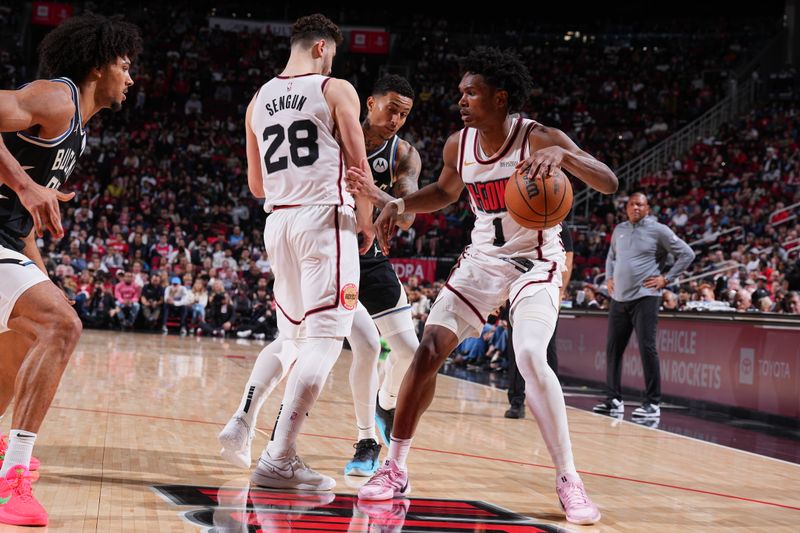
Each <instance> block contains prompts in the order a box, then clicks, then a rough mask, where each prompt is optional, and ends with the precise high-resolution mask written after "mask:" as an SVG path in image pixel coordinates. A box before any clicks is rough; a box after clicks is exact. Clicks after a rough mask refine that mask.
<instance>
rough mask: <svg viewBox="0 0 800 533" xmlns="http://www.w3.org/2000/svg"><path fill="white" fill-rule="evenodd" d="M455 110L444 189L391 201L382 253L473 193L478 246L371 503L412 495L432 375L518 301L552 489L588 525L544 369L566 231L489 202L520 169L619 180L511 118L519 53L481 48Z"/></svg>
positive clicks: (445, 293)
mask: <svg viewBox="0 0 800 533" xmlns="http://www.w3.org/2000/svg"><path fill="white" fill-rule="evenodd" d="M461 67H462V72H463V73H464V75H463V77H462V79H461V83H460V84H459V91H460V92H461V99H460V100H459V102H458V103H459V108H460V111H461V118H462V120H463V122H464V126H465V127H464V129H462V130H461V131H460V132H458V133H455V134H453V135H451V136H450V138H449V139H448V140H447V142H446V143H445V147H444V168H443V169H442V172H441V174H440V176H439V179H438V181H437V182H436V183H432V184H430V185H428V186H426V187H423V188H422V189H420V190H419V191H418V192H416V193H414V194H411V195H409V196H407V197H406V198H405V199H398V200H394V201H393V202H390V203H389V204H387V206H386V207H385V208H384V209H383V211H382V212H381V214H380V216H379V217H378V219H377V221H376V224H375V226H376V232H377V236H378V239H379V242H380V245H381V247H382V248H383V251H384V253H386V252H387V251H388V241H389V235H390V232H391V231H392V230H393V228H394V226H395V225H396V224H397V218H398V217H399V216H400V215H403V214H405V213H408V212H412V213H419V212H430V211H435V210H437V209H441V208H443V207H445V206H447V205H449V204H450V203H452V202H454V201H456V200H457V199H458V197H459V195H460V194H461V191H462V190H463V188H464V187H465V185H466V187H467V189H468V191H469V194H470V200H471V203H472V207H473V210H474V211H475V214H476V217H477V220H476V222H475V228H474V230H473V232H472V244H471V245H470V246H468V247H467V248H466V249H465V250H464V253H463V254H462V256H461V258H460V259H459V261H458V262H457V263H456V266H455V267H454V268H453V271H452V272H451V274H450V278H449V279H448V281H447V283H446V285H445V288H444V289H443V290H442V292H441V293H440V294H439V297H438V298H437V300H436V302H435V303H434V304H433V307H432V308H431V311H430V315H429V317H428V320H427V323H426V325H425V330H424V333H423V336H422V341H421V343H420V346H419V349H418V350H417V352H416V353H415V354H414V359H413V361H412V363H411V366H410V367H409V369H408V372H407V373H406V376H405V378H404V379H403V384H402V386H401V387H400V395H399V398H398V402H397V411H396V413H395V419H394V428H393V430H392V436H391V443H390V446H389V455H388V458H387V459H386V461H385V462H384V464H383V466H382V467H381V468H380V469H379V470H378V471H377V472H376V474H375V475H374V476H373V477H372V478H371V479H370V480H369V481H368V482H367V483H366V484H365V485H364V486H362V487H361V489H360V490H359V493H358V496H359V498H361V499H364V500H386V499H390V498H394V497H397V496H402V495H404V494H407V493H408V492H409V490H410V484H409V479H408V472H407V470H406V458H407V456H408V453H409V449H410V447H411V439H412V437H413V435H414V432H415V430H416V426H417V424H418V422H419V419H420V417H421V416H422V413H423V412H424V411H425V410H426V409H427V408H428V406H429V405H430V404H431V401H432V400H433V395H434V390H435V387H436V373H437V371H438V370H439V368H440V366H441V365H442V363H443V362H444V360H445V359H446V358H447V357H448V355H450V353H452V351H453V349H454V348H455V347H456V346H457V345H458V343H459V342H461V341H462V340H463V339H465V338H467V337H471V336H476V335H477V334H478V333H479V332H480V331H481V327H482V326H483V324H484V322H485V320H486V318H487V317H488V315H489V313H490V312H491V311H492V310H493V309H495V308H497V307H499V306H501V305H502V304H503V303H504V302H505V301H506V300H510V301H511V308H510V313H509V316H510V320H511V321H512V323H513V324H514V333H513V335H514V339H513V340H514V347H515V349H516V353H517V364H518V366H519V370H520V372H521V374H522V375H523V377H524V378H525V383H526V398H527V400H528V405H529V407H530V409H531V411H532V412H533V413H534V415H535V417H536V421H537V424H538V425H539V430H540V431H541V433H542V438H543V440H544V441H545V443H546V445H547V449H548V451H549V452H550V456H551V458H552V460H553V462H554V464H555V467H556V492H557V494H558V497H559V500H560V502H561V505H562V507H563V508H564V510H565V513H566V517H567V520H569V521H570V522H573V523H577V524H590V523H594V522H596V521H597V520H599V519H600V512H599V510H598V508H597V506H595V505H594V503H592V501H591V500H590V499H589V496H588V495H587V494H586V490H585V488H584V485H583V482H582V481H581V479H580V477H579V476H578V473H577V471H576V469H575V465H574V462H573V458H572V444H571V442H570V437H569V429H568V427H567V414H566V407H565V404H564V397H563V394H562V391H561V385H560V384H559V382H558V379H557V378H556V376H555V374H554V373H553V371H552V370H551V369H550V368H549V366H548V365H547V343H548V341H549V340H550V337H551V336H552V333H553V330H554V328H555V325H556V320H557V318H558V302H559V296H558V294H559V286H560V284H561V275H560V274H561V271H562V270H563V269H564V256H565V254H564V250H563V248H562V246H561V244H560V242H559V239H558V236H559V232H560V226H558V225H557V226H555V227H553V228H549V229H546V230H542V231H536V230H530V229H526V228H523V227H521V226H519V225H518V224H517V223H516V222H514V221H513V220H512V219H511V217H510V216H509V215H508V213H507V211H506V209H505V206H504V205H503V204H502V203H501V204H500V205H499V207H498V206H497V205H496V202H492V201H488V195H487V194H485V192H486V191H487V190H488V189H489V188H493V187H494V188H495V190H496V191H499V192H498V195H499V198H503V194H502V190H503V185H504V184H505V183H507V181H508V178H509V176H510V175H511V173H512V172H513V171H514V169H515V168H518V169H519V171H520V172H524V173H527V174H529V175H542V176H544V177H547V176H548V175H550V172H551V169H554V168H556V167H561V168H564V169H566V170H567V171H569V172H570V173H572V174H573V175H575V176H576V177H577V178H579V179H581V180H582V181H584V182H585V183H586V184H587V185H589V186H590V187H592V188H594V189H596V190H598V191H600V192H602V193H606V194H610V193H613V192H614V191H616V189H617V183H618V182H617V178H616V176H615V175H614V173H613V172H612V171H611V170H610V169H609V168H608V167H607V166H606V165H605V164H603V163H601V162H600V161H598V160H597V159H595V158H594V157H592V156H591V155H589V154H587V153H586V152H584V151H582V150H580V149H579V148H578V147H577V146H576V145H575V144H574V143H573V142H572V141H571V140H570V139H569V138H568V137H567V136H566V135H565V134H564V133H563V132H561V131H560V130H557V129H555V128H548V127H544V126H542V125H541V124H538V123H536V122H534V121H532V120H526V119H522V118H515V117H512V116H511V115H510V113H511V112H512V111H514V110H517V109H519V108H520V107H521V106H522V104H523V103H524V100H525V95H527V94H528V93H529V92H530V91H529V89H530V85H531V78H530V75H529V74H528V70H527V68H526V67H525V65H524V64H523V63H522V62H521V61H520V60H519V58H518V57H516V55H514V54H513V53H510V52H501V51H499V50H497V49H494V48H478V49H476V50H474V51H473V52H471V53H470V54H469V55H468V56H467V57H466V58H465V59H464V60H463V62H462V65H461Z"/></svg>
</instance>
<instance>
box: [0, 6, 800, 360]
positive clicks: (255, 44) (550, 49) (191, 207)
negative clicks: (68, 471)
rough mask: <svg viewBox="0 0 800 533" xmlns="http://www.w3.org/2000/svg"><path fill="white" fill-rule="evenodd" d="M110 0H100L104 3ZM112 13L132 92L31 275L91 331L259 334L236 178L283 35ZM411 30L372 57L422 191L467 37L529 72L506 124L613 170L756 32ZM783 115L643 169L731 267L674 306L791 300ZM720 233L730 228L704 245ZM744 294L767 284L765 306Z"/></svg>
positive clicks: (398, 246)
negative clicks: (521, 123)
mask: <svg viewBox="0 0 800 533" xmlns="http://www.w3.org/2000/svg"><path fill="white" fill-rule="evenodd" d="M120 5H122V4H120ZM120 5H116V4H115V5H109V7H108V10H109V12H111V11H118V10H119V7H120ZM0 15H2V17H0V25H2V26H3V28H5V29H6V30H7V29H8V28H9V27H16V26H15V25H17V26H18V25H19V20H18V19H17V18H16V15H15V12H14V11H13V10H6V11H2V12H0ZM129 18H130V19H131V20H132V21H134V22H136V23H137V24H139V25H140V26H141V27H142V30H143V34H144V35H145V36H146V42H145V44H146V49H145V52H144V53H143V54H142V55H141V56H140V57H139V59H138V60H137V61H136V63H135V65H134V69H133V72H134V77H135V82H136V84H135V85H134V86H133V87H132V88H131V91H130V92H129V95H128V101H127V102H126V103H125V105H124V106H123V110H122V111H121V112H119V113H116V114H112V113H101V114H99V115H98V116H97V117H95V118H94V119H93V120H92V121H91V122H90V123H89V125H88V139H87V147H86V151H85V153H84V155H83V157H82V158H81V159H80V162H79V165H78V167H77V169H76V170H75V172H74V173H73V175H72V177H71V178H70V181H69V182H68V183H67V184H66V185H65V187H64V188H65V190H69V191H75V192H76V193H77V197H76V199H75V200H73V201H72V202H70V203H67V204H65V205H64V210H63V223H64V227H65V230H66V237H65V238H64V239H62V240H61V241H58V242H55V241H52V240H50V239H49V238H48V237H47V236H46V237H45V238H44V239H40V240H39V244H40V247H41V249H42V255H43V257H44V259H45V262H46V265H47V268H48V271H49V273H50V275H51V277H52V278H53V279H54V280H56V281H57V282H58V283H59V284H60V285H61V286H62V287H63V288H64V290H65V292H66V293H67V295H68V296H69V297H70V298H71V299H73V300H74V301H75V307H76V310H77V311H78V313H79V315H80V317H81V319H82V320H83V321H84V323H85V324H86V325H87V326H89V327H106V328H108V327H116V328H122V329H137V330H150V331H156V332H177V333H183V334H199V335H212V336H239V337H253V338H272V337H273V336H274V335H275V333H276V326H275V313H276V309H275V302H274V300H273V298H272V291H271V281H272V274H271V270H270V265H269V261H268V259H267V258H266V257H264V256H263V255H262V254H263V245H262V235H261V230H262V228H263V224H264V217H265V214H264V213H263V210H262V209H261V206H260V205H259V203H258V202H257V201H255V199H253V198H252V197H251V195H250V193H249V190H248V188H247V183H246V168H245V161H246V156H245V148H244V136H243V131H244V126H243V117H244V111H245V107H246V105H247V103H248V102H249V100H250V98H251V96H252V94H253V93H254V92H255V90H256V88H257V87H258V86H259V85H260V84H261V83H263V82H264V81H265V80H266V79H268V78H270V77H271V76H272V75H274V74H275V73H276V69H278V68H280V66H281V65H282V64H283V62H284V61H285V58H286V56H287V55H288V43H287V40H286V38H285V37H283V36H273V35H270V34H268V33H267V34H261V33H249V32H227V31H222V30H220V29H215V28H209V27H208V22H207V19H206V13H204V12H202V10H182V9H181V8H176V7H172V6H171V5H170V4H163V5H160V6H152V5H151V6H148V7H147V8H146V9H144V10H141V11H135V12H134V11H131V13H130V15H129ZM164 20H170V21H173V22H171V23H170V24H164V23H163V21H164ZM0 29H2V28H0ZM388 29H389V30H390V31H391V30H392V28H391V27H390V28H388ZM413 29H414V31H405V32H401V31H399V32H398V33H397V34H396V40H395V44H394V47H393V51H392V54H391V56H390V57H389V58H388V60H387V61H388V62H389V63H391V64H392V65H393V69H394V70H396V71H400V72H404V73H407V74H408V76H409V78H410V80H411V81H412V85H413V86H414V87H415V89H416V91H417V97H416V99H415V107H414V110H413V111H412V114H411V116H410V118H409V120H408V122H407V125H406V127H405V129H404V130H403V132H401V135H402V136H403V137H404V138H405V139H406V140H408V141H409V142H410V143H412V144H413V145H414V146H415V147H416V148H417V149H418V151H419V152H420V155H421V157H422V161H423V171H422V175H421V182H422V183H423V184H424V183H427V182H430V181H432V180H434V179H435V178H436V176H437V175H438V171H439V168H440V167H441V151H442V146H443V143H444V140H445V139H446V138H447V136H448V134H450V133H452V132H454V131H456V130H458V129H460V128H461V127H462V125H461V122H460V119H459V117H458V113H457V112H456V102H457V101H458V93H457V84H458V70H457V61H455V59H456V57H457V56H458V55H460V54H462V53H464V52H466V51H467V50H468V49H469V48H470V47H472V46H474V45H476V44H482V43H488V44H495V45H496V44H497V43H498V42H502V43H503V46H504V47H508V48H514V49H515V50H517V51H518V53H520V55H521V56H522V57H523V58H525V60H526V62H527V63H528V65H529V66H530V68H531V71H532V73H533V75H534V79H535V82H536V87H535V89H534V91H533V94H532V95H531V96H532V98H531V100H530V102H529V103H528V105H527V107H526V108H525V109H524V110H523V111H522V114H523V116H527V117H531V118H535V119H537V120H539V121H541V122H543V123H545V124H548V125H553V126H557V127H559V128H561V129H563V130H564V131H565V132H567V133H568V134H569V135H570V136H571V137H572V138H573V139H574V140H576V142H578V143H579V144H580V145H581V146H582V147H584V148H585V149H587V150H588V151H590V152H592V153H593V154H595V155H596V156H597V157H598V158H600V159H602V160H604V161H606V162H607V163H608V164H609V165H610V166H611V167H612V168H615V167H618V166H620V165H621V164H623V163H624V162H625V161H627V160H629V159H630V158H631V157H633V156H635V155H636V154H638V153H641V152H642V151H643V150H645V149H646V148H647V147H649V146H651V145H652V144H653V143H655V142H657V141H658V140H659V139H661V138H663V137H664V136H666V135H669V134H670V133H672V132H674V131H676V130H677V129H678V128H680V127H681V126H682V125H683V124H685V123H687V122H688V121H690V120H692V119H693V118H696V117H697V116H698V115H699V114H701V113H702V112H703V111H705V110H706V109H708V108H709V107H710V106H712V105H713V104H714V103H715V102H716V101H718V100H719V99H720V98H722V97H723V96H724V95H725V91H726V88H727V83H728V79H729V78H730V75H731V72H732V71H733V70H734V69H735V68H737V67H739V66H741V65H742V63H743V62H745V61H746V59H747V57H748V56H749V55H750V54H752V53H753V52H754V51H756V50H757V49H758V47H759V46H760V44H762V43H763V42H764V41H765V39H766V37H765V34H764V33H763V32H761V31H760V30H757V29H754V28H753V27H750V26H744V25H742V26H741V27H736V29H726V30H725V31H714V32H711V31H708V32H703V31H683V32H681V30H680V29H676V28H672V29H670V31H668V32H663V31H662V32H655V31H654V32H651V33H650V34H641V33H639V34H634V33H632V32H631V31H630V30H629V29H628V30H620V29H615V30H614V31H610V32H607V33H603V32H590V33H586V32H584V33H581V32H576V31H571V30H570V29H569V28H568V27H566V26H563V25H562V26H560V27H559V26H553V27H547V28H544V29H542V28H538V29H537V31H536V32H531V31H527V30H525V31H522V30H520V31H510V30H509V31H505V32H504V33H503V34H502V35H500V36H498V35H492V36H481V35H476V34H475V33H473V34H470V35H466V34H464V33H458V34H456V33H450V32H448V30H447V22H445V21H443V20H438V21H437V20H433V19H427V18H425V17H422V18H421V19H420V20H419V24H417V25H414V27H413ZM459 31H462V30H459ZM12 34H13V32H8V31H5V32H3V35H5V36H8V35H12ZM22 44H23V43H22V42H19V41H14V40H13V39H7V38H4V39H2V40H0V65H1V66H2V68H0V87H2V88H13V87H16V86H19V85H20V84H22V83H24V82H27V81H30V80H31V79H32V78H33V76H34V72H35V69H34V65H32V64H31V63H30V62H25V61H23V60H22V58H23V57H24V54H22V53H20V46H21V45H22ZM334 74H335V75H337V76H339V77H344V78H346V79H348V80H350V81H351V82H353V84H354V85H356V87H357V89H358V90H359V92H360V94H361V95H362V97H364V96H365V95H366V94H368V91H369V89H370V87H371V83H372V81H373V80H374V79H376V78H377V76H378V74H379V72H378V67H376V66H375V61H374V60H371V61H366V60H364V58H362V57H359V56H356V55H352V54H347V53H342V54H340V55H339V56H338V57H337V60H336V63H335V72H334ZM797 125H798V123H797V119H796V118H795V116H794V115H793V108H792V107H791V106H787V105H786V104H784V107H782V108H774V107H769V106H768V107H765V108H762V109H760V110H758V111H756V112H754V113H752V114H751V115H750V116H748V117H746V118H744V119H742V121H741V123H739V124H733V125H730V126H729V127H728V128H726V129H725V130H723V131H722V132H720V133H719V134H718V135H717V136H716V137H714V138H709V139H704V140H703V141H702V142H700V143H698V144H697V145H696V146H695V147H694V149H693V150H692V152H691V153H690V154H688V155H686V156H685V157H684V156H681V157H680V158H676V160H675V163H674V164H673V166H672V168H671V169H668V170H665V171H664V172H663V173H659V174H658V175H655V176H648V177H647V178H646V179H645V180H643V182H642V187H643V188H644V189H645V190H646V191H647V192H648V193H649V194H650V195H651V204H652V205H653V207H654V212H655V214H656V215H657V216H658V218H659V220H661V221H662V222H665V223H669V224H670V225H671V227H673V228H674V229H676V230H677V231H678V233H679V234H680V235H681V236H683V237H685V238H686V239H687V240H689V241H694V240H699V239H705V241H704V243H703V244H701V245H699V247H697V249H698V250H700V251H701V252H702V253H701V254H700V256H699V258H698V260H697V261H696V262H695V265H694V272H693V273H694V274H699V273H702V272H705V271H711V270H714V269H715V267H717V266H719V265H720V264H721V263H722V262H723V261H727V260H734V261H736V262H738V263H740V264H741V265H743V266H742V267H740V268H738V269H734V270H730V271H726V272H725V273H724V282H720V281H719V280H720V279H723V278H721V277H717V278H714V277H709V278H708V279H707V280H699V281H698V282H696V283H695V284H687V285H682V286H681V288H680V289H679V288H675V291H674V295H675V298H674V299H675V301H676V302H677V304H676V306H677V308H679V309H682V308H691V307H692V306H691V305H690V304H691V302H693V301H698V300H700V299H701V298H703V297H708V294H709V292H710V293H711V294H712V295H713V298H714V299H715V300H721V301H731V298H733V302H734V306H735V307H736V308H737V309H738V308H745V309H749V308H753V309H759V310H767V311H781V310H787V309H791V308H792V305H793V304H792V301H794V300H793V299H795V298H796V294H795V293H791V292H789V291H790V290H797V289H798V288H800V287H799V286H797V284H798V283H800V279H799V278H800V273H798V269H797V266H796V263H793V261H795V262H796V260H797V257H798V255H797V253H796V252H792V249H793V247H794V246H797V243H794V244H792V239H797V233H798V230H799V229H800V227H798V225H797V224H796V221H795V219H794V215H793V212H788V213H789V214H788V215H786V216H787V217H789V218H788V219H783V218H781V219H780V220H769V217H770V213H772V212H773V211H774V210H775V209H776V208H777V207H778V205H779V202H782V204H783V205H786V206H788V205H792V204H793V203H795V202H796V201H797V183H798V179H800V178H798V175H797V173H798V171H800V162H798V148H797V144H796V142H797V135H798V130H797ZM624 201H625V196H624V195H620V196H617V197H615V200H614V203H611V204H606V205H601V206H597V209H596V210H595V213H594V215H593V218H592V219H591V220H590V221H587V224H586V225H585V226H577V227H576V230H575V232H574V240H575V257H576V268H575V270H574V274H573V282H572V284H571V287H572V290H571V291H570V293H569V294H570V295H569V300H570V302H571V305H573V306H575V307H595V306H597V307H599V308H603V307H604V305H607V294H604V289H603V285H602V281H601V279H600V277H601V274H602V272H603V270H604V258H605V253H606V249H607V246H608V240H609V238H610V234H611V231H613V227H614V225H615V224H616V223H618V222H619V221H620V220H622V213H623V209H622V208H621V206H622V205H624ZM780 216H781V217H783V216H784V215H780ZM472 220H473V218H472V214H471V210H470V207H469V205H468V201H467V200H466V197H463V198H462V199H461V200H460V201H459V202H457V203H455V204H453V205H451V206H450V207H448V208H446V209H444V210H442V211H440V212H437V213H433V214H426V215H419V216H418V217H417V221H416V222H415V224H414V226H413V227H412V228H410V229H409V230H407V231H400V230H398V231H397V234H396V235H395V238H394V239H393V241H392V254H393V255H398V256H430V257H437V256H447V255H450V256H452V255H454V254H457V253H458V252H460V251H461V249H462V248H463V246H464V245H465V244H466V243H467V242H468V240H469V231H470V229H471V225H472ZM734 226H741V227H742V229H741V230H740V231H739V232H735V233H726V234H725V235H724V236H722V237H721V238H717V237H716V234H717V233H721V232H724V231H725V230H726V229H728V228H731V227H734ZM716 244H720V245H721V246H719V247H715V248H713V249H712V245H716ZM761 278H766V279H761ZM703 281H706V282H707V284H710V287H711V291H709V290H707V287H706V285H704V284H703ZM754 287H755V288H754ZM440 288H441V282H437V283H423V284H420V282H419V280H416V279H412V280H411V281H410V282H409V283H408V284H407V291H408V293H409V300H410V302H411V303H412V306H413V312H414V320H415V323H416V325H417V328H418V332H421V328H422V325H423V324H424V322H425V319H426V317H427V313H428V310H429V308H430V304H431V303H432V301H433V300H434V299H435V297H436V295H437V294H438V291H439V289H440ZM751 289H752V290H751ZM757 291H767V292H768V295H767V296H768V298H769V305H768V304H767V302H766V301H765V297H764V294H763V292H757ZM734 292H735V295H733V293H734ZM746 293H749V304H748V305H747V306H745V303H744V302H745V300H746V297H747V296H748V294H746ZM701 295H705V296H701ZM732 295H733V296H732ZM670 298H671V297H669V298H667V297H665V307H666V308H669V307H668V305H672V304H671V303H669V304H668V303H667V300H668V299H670ZM671 301H672V300H670V302H671ZM737 302H738V303H737ZM795 309H796V307H795ZM794 312H797V311H794ZM504 331H505V329H504V324H503V321H502V320H498V321H497V323H496V324H495V325H493V326H492V330H491V331H485V332H484V335H482V336H481V339H479V340H480V341H481V342H483V343H484V344H485V345H486V347H487V351H488V350H489V349H490V347H493V349H494V352H492V355H491V356H490V357H489V358H488V364H489V365H492V364H495V365H496V366H498V367H501V366H502V361H501V360H499V359H498V358H494V354H495V353H497V352H499V351H501V350H500V349H501V347H502V346H503V342H504V341H503V340H502V339H503V332H504ZM487 336H489V338H484V337H487ZM461 349H464V347H462V348H461ZM478 351H480V346H478V347H477V348H476V347H474V346H471V347H468V349H466V350H465V351H464V353H463V354H462V356H463V357H464V358H465V360H468V359H470V358H472V355H470V354H473V355H474V354H475V353H477V352H478ZM492 359H495V360H494V361H492ZM479 360H480V361H481V362H484V361H485V360H486V357H485V354H484V356H483V358H482V359H479Z"/></svg>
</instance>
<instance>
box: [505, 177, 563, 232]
mask: <svg viewBox="0 0 800 533" xmlns="http://www.w3.org/2000/svg"><path fill="white" fill-rule="evenodd" d="M505 200H506V209H508V214H510V215H511V218H513V219H514V221H516V223H517V224H519V225H520V226H523V227H525V228H530V229H547V228H552V227H553V226H555V225H556V224H558V223H559V222H561V221H562V220H564V219H565V218H566V217H567V215H568V214H569V210H570V209H572V184H571V183H570V182H569V178H567V176H566V174H564V172H562V171H561V169H555V170H554V171H553V174H552V176H550V177H549V178H547V179H544V180H543V179H542V178H541V176H537V177H536V178H535V179H529V178H527V177H526V176H524V175H522V174H520V173H519V172H514V174H512V175H511V177H510V178H509V180H508V184H507V185H506V191H505Z"/></svg>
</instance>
